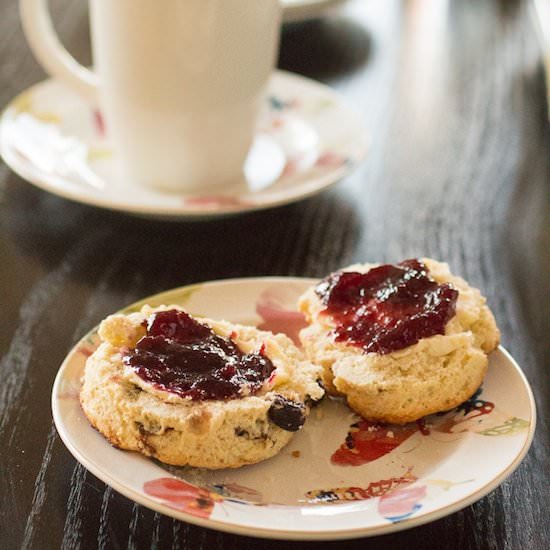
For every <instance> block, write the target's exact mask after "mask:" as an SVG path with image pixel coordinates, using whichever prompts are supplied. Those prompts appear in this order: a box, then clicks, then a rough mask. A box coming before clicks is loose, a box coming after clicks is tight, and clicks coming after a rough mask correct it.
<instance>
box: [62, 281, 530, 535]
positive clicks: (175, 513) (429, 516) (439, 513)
mask: <svg viewBox="0 0 550 550" xmlns="http://www.w3.org/2000/svg"><path fill="white" fill-rule="evenodd" d="M318 280H319V279H317V278H309V277H285V276H266V277H235V278H227V279H216V280H210V281H205V282H198V283H192V284H188V285H183V286H181V287H175V288H173V289H169V290H166V291H162V292H158V293H156V294H152V295H150V296H147V297H145V298H143V299H141V300H137V301H135V302H133V303H132V304H129V305H127V306H125V307H123V308H121V309H119V310H118V311H117V312H122V311H125V310H128V309H130V308H132V307H134V306H135V305H137V304H141V303H143V302H144V301H145V300H149V299H152V298H155V297H159V296H162V295H165V294H171V293H175V292H179V291H183V290H187V289H189V288H191V287H194V286H197V285H200V287H201V288H203V287H208V286H218V285H220V284H235V283H239V284H246V283H260V282H268V281H270V282H299V283H307V284H311V283H312V282H315V281H318ZM96 329H97V325H96V326H94V327H93V328H91V329H90V330H89V331H88V332H86V334H84V335H83V336H82V337H81V338H80V339H79V340H78V341H77V342H76V343H75V344H74V345H73V346H72V347H71V349H70V350H69V352H68V353H67V355H66V356H65V358H64V360H63V362H62V363H61V365H60V367H59V369H58V371H57V373H56V376H55V380H54V383H53V386H52V394H51V407H52V416H53V420H54V424H55V427H56V431H57V433H58V434H59V437H60V438H61V440H62V441H63V443H64V444H65V446H66V447H67V449H68V450H69V452H70V453H71V454H72V456H73V457H74V458H75V459H76V460H77V462H79V463H80V464H82V465H83V466H84V467H85V468H86V469H87V470H88V471H89V472H91V473H92V474H93V475H94V476H95V477H97V478H98V479H99V480H101V481H103V482H104V483H106V484H107V485H109V486H110V487H111V488H112V489H114V490H115V491H117V492H118V493H120V494H122V495H123V496H124V497H126V498H129V499H130V500H133V501H134V502H137V503H138V504H140V505H142V506H145V507H146V508H149V509H151V510H154V511H155V512H159V513H161V514H163V515H166V516H169V517H172V518H174V519H177V520H179V521H185V522H187V523H190V524H193V525H197V526H199V527H204V528H207V529H215V530H218V531H222V532H227V533H232V534H238V535H243V536H256V537H261V538H268V539H278V540H297V541H300V540H301V541H323V540H324V541H329V540H346V539H353V538H360V537H370V536H376V535H382V534H386V533H391V532H397V531H405V530H407V529H411V528H413V527H418V526H420V525H424V524H426V523H430V522H432V521H435V520H437V519H440V518H442V517H445V516H448V515H450V514H453V513H455V512H458V511H459V510H462V509H463V508H466V507H467V506H469V505H470V504H473V503H475V502H477V501H478V500H480V499H481V498H483V497H485V496H486V495H488V494H489V493H490V492H491V491H493V490H494V489H496V488H497V487H498V486H499V485H500V484H501V483H502V482H503V481H504V480H506V479H507V478H508V477H509V476H510V475H511V474H512V473H513V472H514V471H515V470H516V469H517V468H518V466H519V465H520V464H521V462H522V461H523V459H524V458H525V456H526V455H527V452H528V451H529V449H530V447H531V444H532V442H533V438H534V434H535V430H536V422H537V412H536V402H535V399H534V395H533V391H532V389H531V386H530V384H529V381H528V380H527V377H526V376H525V374H524V372H523V370H522V369H521V367H520V366H519V364H518V363H517V361H516V360H515V359H514V358H513V357H512V355H511V354H510V353H509V352H508V351H507V350H506V349H505V348H504V347H502V346H499V347H498V348H497V350H495V351H494V352H493V353H499V354H501V355H503V357H504V358H505V359H506V360H507V362H508V363H509V364H510V366H511V367H512V368H513V370H514V371H515V373H516V374H517V375H519V377H520V380H521V381H522V383H523V386H524V388H525V390H526V393H527V397H528V400H529V408H530V418H529V429H528V432H527V436H526V438H525V441H524V444H523V446H522V448H521V449H520V451H519V452H518V453H517V454H516V456H515V457H514V459H513V460H512V461H511V462H510V464H509V465H508V466H507V467H506V468H504V469H503V470H502V471H501V472H500V473H499V474H498V475H497V476H495V477H494V478H493V479H492V480H490V481H489V482H487V483H486V484H485V485H483V486H482V487H480V488H478V489H476V490H475V491H473V492H472V493H470V494H469V495H467V496H465V497H463V498H461V499H460V500H458V501H456V502H451V503H449V504H447V505H445V506H443V507H441V508H438V509H437V510H433V511H431V512H428V513H426V514H424V515H420V516H414V517H412V518H408V519H407V520H404V521H400V522H396V523H387V524H383V525H379V526H376V527H357V528H351V529H349V528H346V529H342V530H315V531H314V530H303V531H300V530H289V531H283V530H279V529H269V528H264V527H257V526H246V525H239V524H235V523H232V522H227V521H222V520H219V519H215V518H214V519H212V518H206V519H205V518H200V517H197V516H193V515H191V514H188V513H186V512H184V511H179V510H175V509H172V508H170V507H168V506H166V505H164V504H163V503H161V502H156V501H155V500H153V499H151V498H150V497H146V496H144V495H142V494H141V493H139V492H138V491H136V490H134V489H132V488H130V487H126V486H124V485H122V484H121V483H120V482H118V481H117V480H116V479H115V478H114V477H113V476H112V475H111V474H109V472H105V471H104V470H103V469H102V468H100V467H97V466H96V465H95V464H94V463H93V462H92V461H90V460H89V459H88V458H87V457H86V456H84V455H83V454H81V453H80V451H79V450H78V449H77V448H76V447H75V446H74V445H73V443H72V441H71V440H70V438H69V437H68V434H67V433H66V432H65V427H64V424H63V422H62V421H61V416H60V411H59V402H58V400H57V394H58V393H59V392H58V390H59V387H60V385H61V381H62V377H63V373H64V370H65V368H66V366H67V365H68V363H69V361H70V359H71V358H72V355H73V353H74V352H75V350H76V349H77V348H78V346H79V345H80V343H81V342H82V341H83V340H85V339H86V337H87V336H88V335H89V334H91V333H93V332H94V331H95V330H96ZM60 426H61V428H60Z"/></svg>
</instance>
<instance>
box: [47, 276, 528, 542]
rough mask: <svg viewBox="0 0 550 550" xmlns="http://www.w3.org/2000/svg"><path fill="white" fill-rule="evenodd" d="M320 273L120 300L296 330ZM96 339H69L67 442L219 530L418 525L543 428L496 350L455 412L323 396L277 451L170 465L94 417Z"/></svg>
mask: <svg viewBox="0 0 550 550" xmlns="http://www.w3.org/2000/svg"><path fill="white" fill-rule="evenodd" d="M312 282H313V281H312V280H311V279H297V278H257V279H235V280H227V281H214V282H211V283H204V284H198V285H193V286H190V287H184V288H180V289H175V290H171V291H168V292H165V293H162V294H159V295H156V296H153V297H150V298H147V299H146V300H144V301H142V302H139V303H137V304H134V305H132V306H130V307H129V308H127V309H126V310H124V311H131V310H136V309H139V308H140V307H141V305H142V304H143V303H149V304H151V305H160V304H163V303H164V304H171V303H175V304H180V305H182V306H184V307H185V308H186V309H187V310H188V311H190V312H192V313H195V314H200V315H206V316H209V317H213V318H225V319H228V320H231V321H234V322H238V323H249V324H255V325H258V326H260V327H262V328H266V329H271V330H273V331H278V330H281V329H286V331H287V332H288V333H289V334H290V335H291V336H294V337H295V335H296V334H297V331H298V330H299V329H300V327H301V326H302V323H303V320H302V318H301V316H300V315H299V314H298V313H297V312H296V311H295V310H294V304H295V303H296V298H297V297H298V295H299V294H301V293H302V292H303V291H304V289H305V288H307V287H308V285H310V284H312ZM96 344H97V335H96V332H95V331H92V332H90V333H89V334H88V335H87V336H85V337H84V338H83V339H82V340H81V341H80V342H79V343H78V344H77V345H76V346H75V347H74V349H73V350H72V351H71V352H70V353H69V355H68V356H67V358H66V359H65V361H64V363H63V365H62V366H61V368H60V370H59V373H58V375H57V378H56V381H55V384H54V388H53V395H52V407H53V416H54V420H55V424H56V426H57V429H58V431H59V434H60V436H61V438H62V439H63V441H64V442H65V444H66V445H67V447H68V448H69V450H70V451H71V453H72V454H73V455H74V456H75V457H76V459H77V460H78V461H80V462H81V463H82V464H83V465H84V466H86V468H88V469H89V470H90V471H91V472H92V473H93V474H95V475H96V476H97V477H99V478H100V479H101V480H103V481H104V482H105V483H107V484H109V485H110V486H112V487H113V488H114V489H115V490H117V491H118V492H120V493H122V494H123V495H125V496H127V497H128V498H130V499H132V500H134V501H136V502H139V503H140V504H143V505H144V506H147V507H148V508H151V509H153V510H156V511H158V512H161V513H163V514H166V515H169V516H172V517H175V518H178V519H181V520H184V521H187V522H189V523H195V524H197V525H201V526H204V527H208V528H212V529H219V530H221V531H229V532H233V533H239V534H243V535H255V536H259V537H272V538H280V539H302V540H310V539H344V538H351V537H362V536H369V535H377V534H381V533H388V532H391V531H398V530H401V529H406V528H409V527H413V526H416V525H420V524H423V523H426V522H429V521H432V520H434V519H437V518H440V517H442V516H445V515H448V514H451V513H452V512H455V511H457V510H460V509H461V508H464V507H465V506H467V505H468V504H471V503H472V502H474V501H476V500H478V499H480V498H481V497H482V496H484V495H486V494H487V493H489V492H490V491H492V490H493V489H494V488H495V487H497V486H498V485H499V484H500V483H502V481H503V480H504V479H505V478H506V477H507V476H509V475H510V474H511V473H512V472H513V471H514V469H515V468H516V467H517V466H518V464H519V463H520V462H521V460H522V458H523V457H524V456H525V454H526V453H527V450H528V449H529V446H530V444H531V440H532V437H533V432H534V429H535V404H534V401H533V396H532V393H531V390H530V388H529V385H528V383H527V381H526V379H525V376H524V375H523V373H522V372H521V369H520V368H519V366H518V365H517V364H516V363H515V361H514V360H513V359H512V357H510V355H509V354H508V353H507V352H506V351H504V350H503V349H502V348H500V349H499V350H497V351H496V352H494V353H493V354H492V355H491V357H490V366H489V371H488V374H487V378H486V380H485V382H484V385H483V392H482V394H481V395H478V396H477V397H476V398H473V399H472V400H470V401H469V402H467V403H466V404H465V405H463V406H462V407H459V408H458V409H457V410H455V411H453V412H450V413H446V414H444V415H434V416H431V417H428V418H426V420H425V424H422V423H420V424H411V425H407V426H406V427H397V426H386V427H381V426H379V425H378V426H376V425H372V424H369V423H367V422H364V421H363V422H362V423H361V422H360V423H359V424H357V423H358V422H359V420H360V419H359V418H358V417H357V416H356V415H355V414H353V413H352V412H351V411H350V410H349V409H348V408H347V407H346V405H345V404H344V403H342V402H341V401H338V400H330V399H327V400H324V401H323V403H322V404H321V405H319V406H318V408H316V409H314V410H313V411H312V414H311V415H310V417H309V418H308V420H307V421H306V424H305V426H304V429H303V430H302V431H301V432H299V433H298V434H297V435H296V436H295V438H294V439H293V440H292V441H291V443H290V444H289V445H288V446H287V447H286V448H284V449H283V450H282V451H281V453H280V454H279V455H277V456H276V457H274V458H272V459H270V460H267V461H265V462H262V463H260V464H256V465H254V466H246V467H243V468H240V469H237V470H222V471H218V472H209V471H205V470H197V469H190V468H174V467H169V466H164V465H163V464H161V463H159V462H156V461H154V460H151V459H147V458H145V457H143V456H141V455H139V454H137V453H133V452H129V451H121V450H117V449H115V448H113V447H111V445H110V444H109V443H107V441H106V440H105V439H104V438H103V437H102V436H101V435H100V434H99V433H98V432H96V431H95V430H94V429H92V428H91V427H90V425H89V424H88V422H87V420H86V418H85V417H84V415H83V413H82V411H81V408H80V405H79V400H78V391H79V387H80V379H81V376H82V373H83V368H84V364H85V361H86V358H87V357H88V356H89V355H90V353H92V351H93V349H94V348H95V346H96ZM354 424H355V425H354ZM352 425H354V426H352ZM346 441H347V443H348V444H347V445H346ZM350 445H351V446H352V447H354V448H353V450H350V448H349V446H350ZM354 464H355V465H354Z"/></svg>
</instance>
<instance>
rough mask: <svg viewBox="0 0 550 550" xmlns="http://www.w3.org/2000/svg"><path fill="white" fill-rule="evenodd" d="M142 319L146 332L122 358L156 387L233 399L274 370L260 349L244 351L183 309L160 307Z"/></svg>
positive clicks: (255, 388)
mask: <svg viewBox="0 0 550 550" xmlns="http://www.w3.org/2000/svg"><path fill="white" fill-rule="evenodd" d="M144 324H146V328H147V334H146V336H144V337H143V338H141V339H140V340H139V341H138V343H137V344H136V347H135V348H134V349H133V350H131V351H129V352H128V353H127V354H125V356H124V363H125V364H126V365H129V366H130V367H132V368H133V369H134V371H135V372H136V374H137V375H138V376H139V377H140V378H142V379H143V380H145V381H146V382H149V383H150V384H151V385H152V386H153V387H155V388H157V389H160V390H164V391H168V392H171V393H174V394H176V395H179V396H180V397H186V398H190V399H192V400H194V401H200V400H209V399H218V400H224V399H235V398H239V397H244V396H245V395H250V394H253V393H255V392H257V391H258V390H259V389H260V388H261V387H262V385H263V384H264V382H265V381H266V380H267V379H268V378H269V376H270V374H271V373H272V372H273V371H274V370H275V367H274V365H273V363H272V362H271V361H270V360H269V358H267V357H266V356H265V355H263V354H262V352H261V351H260V352H259V353H247V354H245V353H243V352H242V351H241V350H240V349H239V348H238V346H237V345H236V344H235V343H234V342H233V341H232V340H231V339H230V338H224V337H222V336H218V335H217V334H215V333H214V332H213V331H212V330H211V329H210V327H208V326H207V325H204V324H202V323H199V322H198V321H196V320H195V319H193V318H192V317H191V316H189V315H188V314H187V313H185V312H183V311H179V310H175V309H171V310H168V311H158V312H156V313H153V314H152V315H151V316H150V317H149V319H148V320H147V321H145V323H144Z"/></svg>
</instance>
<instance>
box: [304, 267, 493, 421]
mask: <svg viewBox="0 0 550 550" xmlns="http://www.w3.org/2000/svg"><path fill="white" fill-rule="evenodd" d="M298 307H299V309H300V310H301V311H302V312H303V313H304V314H305V316H306V319H307V320H308V322H309V326H308V327H306V328H305V329H303V330H302V331H301V333H300V339H301V342H302V344H303V346H304V349H305V351H306V354H307V356H308V357H309V359H310V360H311V361H313V362H314V363H316V364H319V365H321V366H322V367H323V381H324V384H325V386H326V388H327V390H328V391H329V392H331V393H334V394H341V395H345V397H346V399H347V401H348V404H349V405H350V406H351V408H353V409H354V410H355V411H356V412H358V413H359V414H361V415H362V416H363V417H364V418H367V419H369V420H375V421H381V422H392V423H398V424H403V423H406V422H411V421H413V420H417V419H419V418H421V417H423V416H425V415H427V414H432V413H435V412H440V411H446V410H449V409H452V408H453V407H455V406H457V405H459V404H460V403H462V402H463V401H465V400H466V399H468V398H469V397H471V395H473V393H474V392H475V391H476V390H477V388H478V387H479V386H480V385H481V383H482V381H483V378H484V376H485V373H486V371H487V365H488V359H487V354H488V353H490V352H491V351H492V350H494V349H495V348H496V347H497V346H498V342H499V337H500V334H499V331H498V328H497V326H496V323H495V319H494V317H493V315H492V313H491V312H490V310H489V308H488V307H487V306H486V305H485V298H483V296H481V294H480V292H479V291H478V290H477V289H475V288H472V287H470V286H469V285H468V284H467V283H466V282H465V281H464V280H463V279H461V278H460V277H456V276H454V275H452V274H451V272H450V271H449V267H448V266H447V264H444V263H440V262H436V261H435V260H430V259H428V258H426V259H422V260H414V259H413V260H406V261H404V262H401V263H400V264H395V265H390V264H388V265H374V264H373V265H371V264H363V265H354V266H350V267H348V268H344V269H342V270H340V271H338V272H336V273H333V274H332V275H330V276H329V277H327V278H326V279H324V280H323V281H321V282H320V283H319V284H318V285H316V286H314V287H311V288H309V289H308V290H307V291H306V292H305V293H304V294H303V295H302V296H301V297H300V299H299V304H298Z"/></svg>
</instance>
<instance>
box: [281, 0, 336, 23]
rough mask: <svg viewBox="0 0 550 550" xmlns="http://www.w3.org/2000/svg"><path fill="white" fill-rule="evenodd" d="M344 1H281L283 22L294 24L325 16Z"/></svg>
mask: <svg viewBox="0 0 550 550" xmlns="http://www.w3.org/2000/svg"><path fill="white" fill-rule="evenodd" d="M345 1H346V0H283V21H284V22H285V23H295V22H298V21H305V20H307V19H314V18H316V17H322V16H324V15H326V13H327V12H329V11H330V10H331V9H333V8H336V6H338V5H340V4H343V3H344V2H345Z"/></svg>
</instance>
